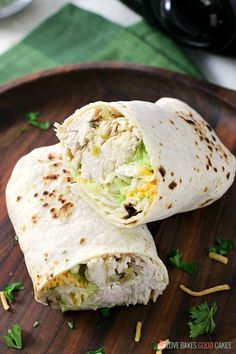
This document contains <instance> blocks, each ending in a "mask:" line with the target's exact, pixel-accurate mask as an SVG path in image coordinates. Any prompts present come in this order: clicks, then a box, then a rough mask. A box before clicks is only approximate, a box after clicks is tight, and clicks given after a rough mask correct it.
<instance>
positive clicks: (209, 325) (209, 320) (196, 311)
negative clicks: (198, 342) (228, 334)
mask: <svg viewBox="0 0 236 354" xmlns="http://www.w3.org/2000/svg"><path fill="white" fill-rule="evenodd" d="M216 311H217V306H216V303H215V302H214V303H213V304H212V305H211V306H210V307H209V306H208V304H207V303H206V302H205V303H203V304H200V305H198V306H196V307H192V308H190V309H189V316H190V318H191V320H192V321H189V322H188V325H189V328H190V333H189V336H190V338H196V337H198V336H200V335H201V334H208V333H212V332H213V330H214V328H215V326H216V325H215V323H214V320H213V316H214V315H215V313H216Z"/></svg>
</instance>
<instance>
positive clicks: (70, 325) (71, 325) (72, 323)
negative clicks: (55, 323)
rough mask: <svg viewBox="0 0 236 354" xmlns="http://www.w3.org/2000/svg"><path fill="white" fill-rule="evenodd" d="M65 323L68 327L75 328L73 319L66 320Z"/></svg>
mask: <svg viewBox="0 0 236 354" xmlns="http://www.w3.org/2000/svg"><path fill="white" fill-rule="evenodd" d="M67 324H68V327H69V328H70V329H75V328H76V327H75V324H74V322H73V321H68V322H67Z"/></svg>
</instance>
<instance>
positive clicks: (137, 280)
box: [6, 144, 168, 311]
mask: <svg viewBox="0 0 236 354" xmlns="http://www.w3.org/2000/svg"><path fill="white" fill-rule="evenodd" d="M74 187H75V188H76V183H74V180H73V179H72V177H71V176H70V174H69V172H68V170H67V169H66V168H65V167H64V165H63V161H62V155H61V147H60V145H59V144H58V145H54V146H50V147H43V148H39V149H35V150H33V151H32V152H31V153H29V154H28V155H26V156H24V157H22V158H21V159H20V160H19V161H18V162H17V164H16V166H15V168H14V170H13V172H12V175H11V177H10V180H9V182H8V185H7V189H6V201H7V208H8V213H9V216H10V219H11V221H12V223H13V226H14V229H15V232H16V234H17V235H18V237H19V244H20V247H21V249H22V251H23V253H24V257H25V263H26V266H27V268H28V272H29V274H30V277H31V279H32V281H33V285H34V292H35V297H36V300H37V301H39V302H41V303H44V304H48V305H50V306H51V307H53V308H60V309H61V310H62V311H66V310H79V309H94V310H95V309H97V308H99V307H112V306H115V305H131V304H133V305H134V304H137V303H142V304H147V302H148V301H149V299H152V300H153V301H155V300H156V298H157V297H158V295H160V294H161V293H162V292H163V290H164V289H165V287H166V286H167V284H168V274H167V271H166V268H165V266H164V264H163V263H162V261H161V260H160V258H159V257H158V255H157V252H156V248H155V244H154V241H153V239H152V236H151V234H150V233H149V231H148V229H147V227H146V226H138V227H136V228H134V229H132V230H122V229H120V228H117V227H115V226H113V225H111V224H110V223H108V222H106V221H105V220H103V219H102V218H101V217H100V216H99V215H98V214H97V213H96V212H95V211H93V210H92V209H91V208H90V207H89V206H87V204H85V203H84V201H83V200H82V199H81V198H80V197H79V194H78V191H77V190H76V191H74V190H73V188H74Z"/></svg>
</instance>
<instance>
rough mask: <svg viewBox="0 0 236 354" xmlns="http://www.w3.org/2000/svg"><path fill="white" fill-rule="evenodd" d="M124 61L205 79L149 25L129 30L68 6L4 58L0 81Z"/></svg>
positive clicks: (145, 24)
mask: <svg viewBox="0 0 236 354" xmlns="http://www.w3.org/2000/svg"><path fill="white" fill-rule="evenodd" d="M103 60H119V61H125V62H131V63H139V64H146V65H152V66H157V67H161V68H166V69H169V70H173V71H177V72H180V73H184V74H189V75H192V76H195V77H198V78H201V77H202V76H201V73H200V72H199V71H198V70H197V69H196V68H195V67H194V66H193V64H192V63H191V62H190V61H189V60H188V59H187V58H186V56H185V55H184V54H183V52H182V51H181V50H180V48H179V47H178V46H177V45H176V43H175V42H174V41H172V40H171V39H170V38H168V37H167V36H166V35H164V34H163V33H162V32H160V31H158V30H156V29H154V28H152V27H150V26H149V25H148V24H147V23H145V22H144V21H141V22H139V23H138V24H136V25H134V26H130V27H126V28H123V27H121V26H118V25H116V24H114V23H111V22H110V21H107V20H106V19H104V18H103V17H100V16H98V15H95V14H93V13H90V12H87V11H84V10H81V9H79V8H78V7H76V6H74V5H72V4H67V5H65V6H64V7H63V8H62V9H61V10H60V11H59V12H57V13H56V14H55V15H54V16H52V17H50V18H49V19H47V20H46V21H45V22H43V23H42V24H41V25H40V26H39V27H38V28H36V29H35V30H34V31H33V32H32V33H31V34H29V35H28V36H27V37H26V38H25V39H24V40H23V41H22V42H20V43H19V44H18V45H16V46H15V47H14V48H12V49H10V50H9V51H8V52H6V53H4V54H3V55H2V56H0V83H3V82H5V81H8V80H12V79H15V78H17V77H19V76H22V75H25V74H28V73H32V72H35V71H38V70H42V69H48V68H52V67H56V66H60V65H65V64H70V63H81V62H95V61H103Z"/></svg>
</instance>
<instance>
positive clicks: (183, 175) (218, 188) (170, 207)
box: [55, 98, 235, 227]
mask: <svg viewBox="0 0 236 354" xmlns="http://www.w3.org/2000/svg"><path fill="white" fill-rule="evenodd" d="M55 126H56V133H57V136H58V138H59V140H60V142H61V145H62V147H63V152H64V156H65V158H66V159H67V163H68V169H69V170H70V172H71V174H72V175H73V177H74V178H75V180H76V181H77V184H78V188H79V191H80V194H81V196H82V197H83V198H84V200H85V201H86V202H87V203H88V204H89V205H90V206H91V207H93V208H95V209H96V210H97V211H98V212H99V213H100V214H101V215H102V216H103V217H104V218H105V219H107V220H108V221H109V222H111V223H113V224H114V225H117V226H119V227H133V226H135V225H137V224H143V223H146V222H150V221H154V220H160V219H163V218H166V217H169V216H171V215H173V214H176V213H179V212H184V211H188V210H192V209H196V208H201V207H204V206H207V205H209V204H211V203H213V202H214V201H215V200H217V199H218V198H220V197H221V196H222V195H223V194H224V193H225V192H226V190H227V189H228V188H229V187H230V185H231V184H232V182H233V180H234V175H235V157H234V156H233V155H232V154H231V153H230V152H229V151H228V149H227V148H226V147H225V146H224V145H223V144H222V142H221V141H220V140H219V138H218V137H217V135H216V133H215V132H214V130H213V129H212V127H211V126H210V125H209V124H208V123H207V122H206V121H205V120H204V119H203V118H202V117H201V116H200V115H199V114H198V113H197V112H196V111H194V110H193V109H192V108H191V107H189V106H188V105H187V104H185V103H183V102H181V101H179V100H177V99H172V98H162V99H160V100H159V101H157V102H156V104H154V103H149V102H142V101H130V102H111V103H107V102H95V103H91V104H88V105H86V106H85V107H83V108H81V109H79V110H77V111H76V112H75V113H74V114H73V115H71V116H70V117H69V118H67V119H66V120H65V121H64V123H63V124H61V125H60V124H57V123H56V124H55Z"/></svg>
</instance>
